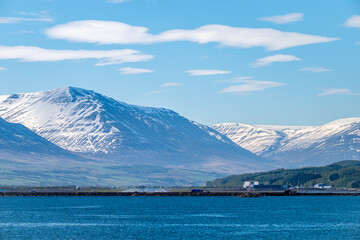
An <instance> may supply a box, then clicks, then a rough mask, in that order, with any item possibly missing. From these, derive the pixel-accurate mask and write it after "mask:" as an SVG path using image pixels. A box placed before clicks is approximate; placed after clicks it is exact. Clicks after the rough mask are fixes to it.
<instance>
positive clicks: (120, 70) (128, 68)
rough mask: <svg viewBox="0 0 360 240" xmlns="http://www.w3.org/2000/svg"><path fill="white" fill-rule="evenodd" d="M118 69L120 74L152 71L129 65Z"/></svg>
mask: <svg viewBox="0 0 360 240" xmlns="http://www.w3.org/2000/svg"><path fill="white" fill-rule="evenodd" d="M118 71H119V72H120V73H121V74H140V73H152V72H154V71H153V70H151V69H144V68H131V67H124V68H119V69H118Z"/></svg>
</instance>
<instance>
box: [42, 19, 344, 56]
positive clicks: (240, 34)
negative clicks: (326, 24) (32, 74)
mask: <svg viewBox="0 0 360 240" xmlns="http://www.w3.org/2000/svg"><path fill="white" fill-rule="evenodd" d="M148 32H149V29H148V28H146V27H140V26H131V25H128V24H125V23H122V22H115V21H97V20H83V21H75V22H68V23H65V24H61V25H57V26H55V27H52V28H49V29H47V30H46V31H45V34H46V35H47V36H48V37H50V38H55V39H64V40H68V41H74V42H88V43H98V44H151V43H161V42H174V41H190V42H196V43H199V44H206V43H212V42H214V43H219V44H220V45H221V46H227V47H239V48H250V47H264V48H266V49H268V50H271V51H275V50H280V49H284V48H289V47H296V46H302V45H307V44H314V43H324V42H330V41H334V40H338V38H329V37H322V36H316V35H309V34H302V33H296V32H282V31H279V30H275V29H272V28H238V27H230V26H226V25H216V24H213V25H204V26H202V27H199V28H196V29H192V30H183V29H174V30H169V31H165V32H162V33H159V34H157V35H156V34H150V33H148Z"/></svg>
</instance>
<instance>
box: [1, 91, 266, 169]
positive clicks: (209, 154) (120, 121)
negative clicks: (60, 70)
mask: <svg viewBox="0 0 360 240" xmlns="http://www.w3.org/2000/svg"><path fill="white" fill-rule="evenodd" d="M0 99H1V101H0V117H3V118H4V119H6V120H7V121H9V122H15V123H22V124H24V125H25V126H26V127H28V128H29V129H31V130H32V131H34V132H35V133H37V134H39V135H40V136H42V137H44V138H45V139H47V140H48V141H50V142H52V143H54V144H56V145H58V146H60V147H62V148H64V149H67V150H70V151H73V152H77V153H79V154H82V155H83V156H85V157H89V158H94V159H96V160H98V161H105V160H106V161H107V162H108V163H110V162H112V163H116V164H120V163H121V164H124V165H126V164H150V165H157V166H166V167H176V168H179V167H180V168H186V169H192V170H199V171H207V172H220V173H229V172H233V171H235V170H236V171H248V170H251V169H257V170H260V169H270V168H271V166H272V165H271V161H269V160H267V159H264V158H261V157H258V156H256V155H255V154H253V153H251V152H249V151H247V150H245V149H243V148H241V147H239V146H238V145H236V144H235V143H233V142H232V141H231V140H230V139H228V138H227V137H226V136H223V135H221V134H219V133H218V132H216V131H215V130H213V129H212V128H210V127H208V126H205V125H202V124H199V123H194V122H193V121H190V120H188V119H186V118H184V117H182V116H181V115H180V114H178V113H176V112H174V111H172V110H170V109H166V108H152V107H142V106H136V105H131V104H127V103H124V102H121V101H117V100H115V99H113V98H109V97H107V96H105V95H102V94H99V93H96V92H94V91H91V90H86V89H82V88H76V87H65V88H57V89H54V90H50V91H45V92H34V93H19V94H12V95H6V96H0Z"/></svg>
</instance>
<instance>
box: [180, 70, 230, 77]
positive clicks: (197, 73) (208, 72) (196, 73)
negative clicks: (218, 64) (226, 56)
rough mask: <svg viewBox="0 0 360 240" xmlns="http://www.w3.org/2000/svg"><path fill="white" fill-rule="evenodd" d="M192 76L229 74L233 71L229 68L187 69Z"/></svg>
mask: <svg viewBox="0 0 360 240" xmlns="http://www.w3.org/2000/svg"><path fill="white" fill-rule="evenodd" d="M185 72H186V73H188V74H189V75H190V76H209V75H218V74H228V73H231V71H227V70H218V69H195V70H187V71H185Z"/></svg>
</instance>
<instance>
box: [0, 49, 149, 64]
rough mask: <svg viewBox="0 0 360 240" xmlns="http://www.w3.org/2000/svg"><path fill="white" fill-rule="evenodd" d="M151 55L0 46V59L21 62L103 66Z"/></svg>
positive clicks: (141, 59) (138, 59) (134, 52)
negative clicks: (87, 61) (74, 62)
mask: <svg viewBox="0 0 360 240" xmlns="http://www.w3.org/2000/svg"><path fill="white" fill-rule="evenodd" d="M152 58H153V56H152V55H147V54H144V53H142V52H140V51H137V50H132V49H119V50H54V49H45V48H40V47H34V46H0V59H15V60H20V61H23V62H57V61H64V60H82V59H96V60H99V62H98V63H97V64H95V65H97V66H103V65H110V64H120V63H126V62H142V61H148V60H150V59H152Z"/></svg>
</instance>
